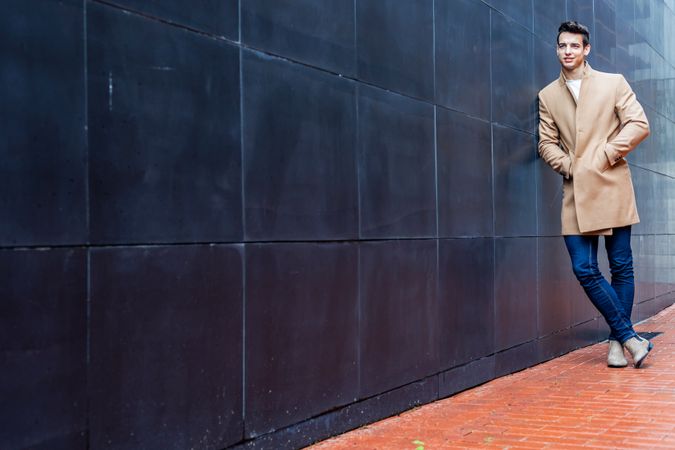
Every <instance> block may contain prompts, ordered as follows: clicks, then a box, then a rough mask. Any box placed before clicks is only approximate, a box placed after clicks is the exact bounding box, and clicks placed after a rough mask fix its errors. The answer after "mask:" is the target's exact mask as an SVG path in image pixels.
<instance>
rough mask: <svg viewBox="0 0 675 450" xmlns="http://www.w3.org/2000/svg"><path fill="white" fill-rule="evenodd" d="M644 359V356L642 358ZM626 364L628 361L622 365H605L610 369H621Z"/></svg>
mask: <svg viewBox="0 0 675 450" xmlns="http://www.w3.org/2000/svg"><path fill="white" fill-rule="evenodd" d="M643 359H644V358H643ZM626 366H628V363H626V364H624V365H618V364H607V367H609V368H611V369H623V368H624V367H626Z"/></svg>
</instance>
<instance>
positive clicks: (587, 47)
mask: <svg viewBox="0 0 675 450" xmlns="http://www.w3.org/2000/svg"><path fill="white" fill-rule="evenodd" d="M590 52H591V44H588V45H586V47H584V56H588V54H589V53H590Z"/></svg>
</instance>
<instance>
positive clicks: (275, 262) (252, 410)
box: [245, 243, 358, 437]
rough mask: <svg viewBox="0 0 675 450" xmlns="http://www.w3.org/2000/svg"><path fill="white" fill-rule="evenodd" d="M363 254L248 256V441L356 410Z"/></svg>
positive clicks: (328, 249)
mask: <svg viewBox="0 0 675 450" xmlns="http://www.w3.org/2000/svg"><path fill="white" fill-rule="evenodd" d="M357 268H358V258H357V249H356V246H355V245H352V244H333V243H330V244H313V243H302V244H300V243H298V244H258V245H249V246H248V247H247V249H246V383H245V384H246V411H247V414H246V436H247V437H254V436H257V435H260V434H263V433H267V432H269V431H271V430H275V429H278V428H282V427H284V426H287V425H291V424H294V423H297V422H300V421H302V420H304V419H307V418H309V417H312V416H314V415H316V414H319V413H321V412H324V411H327V410H330V409H333V408H335V407H336V406H340V405H344V404H347V403H351V402H353V401H354V400H355V399H356V396H357V391H358V369H357V348H358V322H357V318H358V305H357V276H358V275H357V273H358V272H357Z"/></svg>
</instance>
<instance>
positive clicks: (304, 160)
mask: <svg viewBox="0 0 675 450" xmlns="http://www.w3.org/2000/svg"><path fill="white" fill-rule="evenodd" d="M242 64H243V78H244V80H243V89H244V99H243V102H244V103H243V105H244V106H243V107H244V180H245V183H244V186H245V188H244V189H245V195H244V197H245V199H246V200H245V201H246V237H247V239H249V240H272V239H289V240H313V239H322V240H323V239H344V238H356V237H357V234H358V206H357V203H358V198H357V196H358V194H357V189H356V187H357V180H356V104H355V102H356V93H355V86H354V83H353V82H350V81H347V80H344V79H340V78H337V77H334V76H331V75H328V74H326V73H323V72H320V71H318V70H314V69H310V68H307V67H304V66H301V65H298V64H293V63H289V62H286V61H283V60H277V59H272V58H269V57H267V56H264V55H262V54H258V53H252V52H248V51H244V53H243V61H242Z"/></svg>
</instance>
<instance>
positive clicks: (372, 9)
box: [350, 0, 434, 100]
mask: <svg viewBox="0 0 675 450" xmlns="http://www.w3.org/2000/svg"><path fill="white" fill-rule="evenodd" d="M350 3H351V2H350ZM433 4H434V2H433V0H417V1H414V2H400V1H398V0H359V1H358V2H357V3H356V36H357V41H356V48H357V60H358V62H357V71H358V72H357V76H358V78H359V79H362V80H364V81H366V82H368V83H372V84H375V85H377V86H380V87H384V88H387V89H391V90H393V91H396V92H401V93H404V94H408V95H411V96H413V97H418V98H423V99H427V100H431V99H432V98H433V96H434V49H433V41H434V23H433V15H434V11H433Z"/></svg>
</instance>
